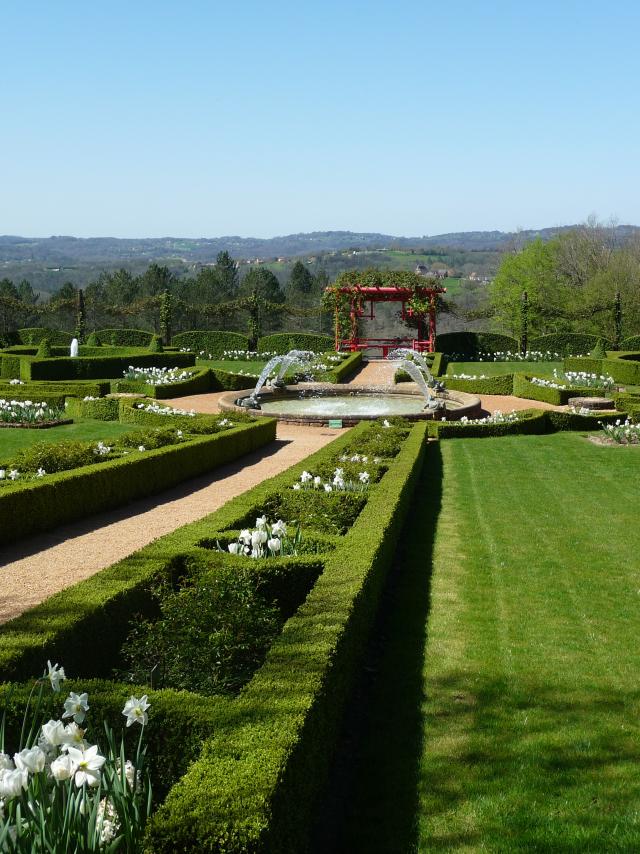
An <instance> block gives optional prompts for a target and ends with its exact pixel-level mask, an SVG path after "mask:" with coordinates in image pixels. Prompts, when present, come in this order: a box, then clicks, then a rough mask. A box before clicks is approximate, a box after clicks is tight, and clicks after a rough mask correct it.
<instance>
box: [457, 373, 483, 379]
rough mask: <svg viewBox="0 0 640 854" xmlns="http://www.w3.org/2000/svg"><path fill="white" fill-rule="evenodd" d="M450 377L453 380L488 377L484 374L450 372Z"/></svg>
mask: <svg viewBox="0 0 640 854" xmlns="http://www.w3.org/2000/svg"><path fill="white" fill-rule="evenodd" d="M451 378H452V379H454V380H486V379H488V377H487V376H486V374H480V375H478V374H451Z"/></svg>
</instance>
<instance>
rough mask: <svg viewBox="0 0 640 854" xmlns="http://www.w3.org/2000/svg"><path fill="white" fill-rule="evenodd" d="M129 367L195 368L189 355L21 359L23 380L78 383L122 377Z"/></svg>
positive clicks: (152, 354)
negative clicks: (73, 381)
mask: <svg viewBox="0 0 640 854" xmlns="http://www.w3.org/2000/svg"><path fill="white" fill-rule="evenodd" d="M129 365H133V366H134V367H136V368H189V367H193V366H194V365H195V357H194V356H193V355H192V354H191V353H141V352H140V351H139V350H138V351H136V352H132V353H131V354H130V355H122V356H102V355H101V356H78V357H77V358H75V359H70V358H66V357H65V358H59V357H56V358H52V359H37V358H34V357H30V356H23V357H21V358H20V379H22V380H81V379H98V378H99V379H102V378H104V377H113V378H114V379H116V378H121V377H122V375H123V373H124V371H126V370H127V368H128V367H129Z"/></svg>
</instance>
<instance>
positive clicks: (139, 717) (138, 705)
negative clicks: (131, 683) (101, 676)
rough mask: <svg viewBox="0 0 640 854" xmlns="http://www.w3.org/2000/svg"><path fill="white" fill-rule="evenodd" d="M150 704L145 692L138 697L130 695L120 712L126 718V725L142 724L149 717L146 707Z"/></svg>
mask: <svg viewBox="0 0 640 854" xmlns="http://www.w3.org/2000/svg"><path fill="white" fill-rule="evenodd" d="M150 706H151V703H149V702H148V700H147V695H146V694H144V695H143V696H142V697H140V699H138V698H137V697H130V698H129V699H128V700H127V702H126V703H125V704H124V709H123V710H122V714H123V715H124V716H125V717H126V719H127V726H128V727H129V726H132V724H136V723H137V724H140V725H141V726H144V725H145V724H146V722H147V720H148V719H149V716H148V715H147V709H148V708H149V707H150Z"/></svg>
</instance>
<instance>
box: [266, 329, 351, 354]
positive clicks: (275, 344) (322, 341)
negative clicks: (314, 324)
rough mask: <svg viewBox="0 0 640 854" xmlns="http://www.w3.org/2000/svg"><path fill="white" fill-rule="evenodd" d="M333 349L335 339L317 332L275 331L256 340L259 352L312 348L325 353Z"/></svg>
mask: <svg viewBox="0 0 640 854" xmlns="http://www.w3.org/2000/svg"><path fill="white" fill-rule="evenodd" d="M333 349H335V341H334V339H333V338H332V337H331V336H329V335H319V334H318V333H317V332H276V333H274V334H273V335H264V336H263V337H262V338H260V340H259V341H258V352H259V353H288V352H289V350H313V351H314V353H326V352H327V351H328V350H333Z"/></svg>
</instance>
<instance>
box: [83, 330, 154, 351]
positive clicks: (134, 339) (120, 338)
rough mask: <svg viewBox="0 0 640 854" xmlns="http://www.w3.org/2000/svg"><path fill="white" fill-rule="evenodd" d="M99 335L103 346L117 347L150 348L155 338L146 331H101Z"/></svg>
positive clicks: (151, 333)
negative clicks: (111, 345)
mask: <svg viewBox="0 0 640 854" xmlns="http://www.w3.org/2000/svg"><path fill="white" fill-rule="evenodd" d="M98 335H99V336H100V341H102V343H103V344H113V345H114V346H115V347H148V346H149V344H150V343H151V339H152V338H153V332H147V331H146V330H144V329H99V330H98ZM87 343H88V342H87Z"/></svg>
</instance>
